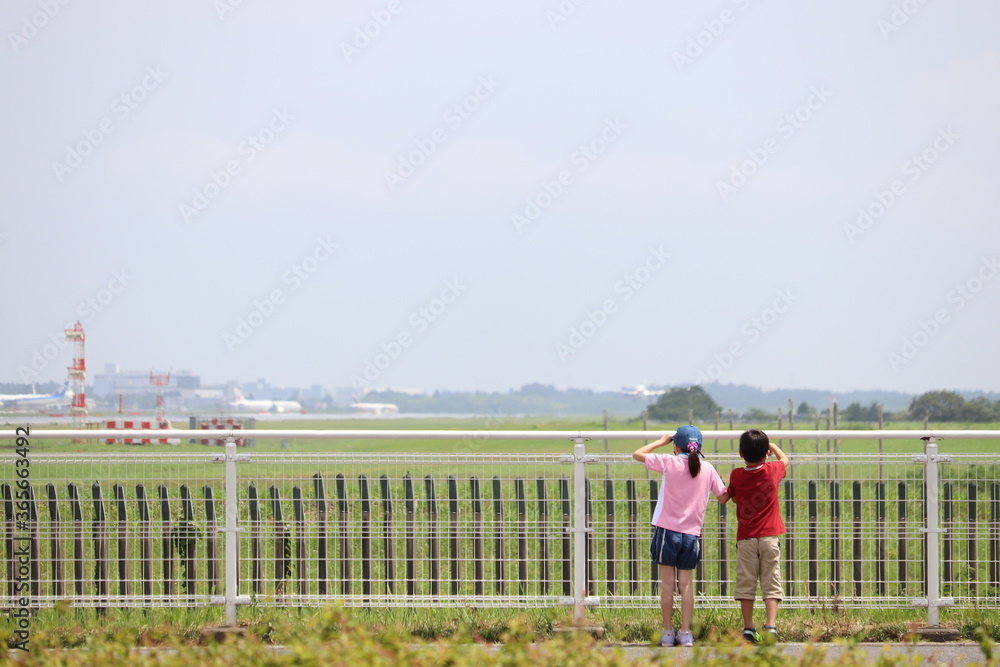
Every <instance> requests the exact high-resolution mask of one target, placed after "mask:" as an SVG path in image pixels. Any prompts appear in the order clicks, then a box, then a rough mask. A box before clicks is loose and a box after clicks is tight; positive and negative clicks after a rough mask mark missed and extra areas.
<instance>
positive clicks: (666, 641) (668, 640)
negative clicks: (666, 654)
mask: <svg viewBox="0 0 1000 667" xmlns="http://www.w3.org/2000/svg"><path fill="white" fill-rule="evenodd" d="M675 643H676V641H675V639H674V631H673V630H664V631H663V632H662V633H660V646H673V645H674V644H675Z"/></svg>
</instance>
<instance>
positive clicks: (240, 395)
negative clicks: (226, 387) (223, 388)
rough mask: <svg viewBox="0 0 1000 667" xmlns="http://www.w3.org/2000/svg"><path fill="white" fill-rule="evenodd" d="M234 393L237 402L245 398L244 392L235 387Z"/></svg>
mask: <svg viewBox="0 0 1000 667" xmlns="http://www.w3.org/2000/svg"><path fill="white" fill-rule="evenodd" d="M233 395H234V396H235V397H236V402H237V403H242V402H243V401H244V400H245V398H244V396H243V392H242V391H240V390H239V389H237V388H235V387H233Z"/></svg>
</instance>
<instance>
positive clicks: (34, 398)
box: [0, 380, 73, 410]
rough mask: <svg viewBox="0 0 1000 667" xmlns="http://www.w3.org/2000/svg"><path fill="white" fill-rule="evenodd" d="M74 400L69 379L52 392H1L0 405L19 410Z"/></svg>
mask: <svg viewBox="0 0 1000 667" xmlns="http://www.w3.org/2000/svg"><path fill="white" fill-rule="evenodd" d="M71 400H73V392H72V391H71V390H70V388H69V380H66V382H64V383H63V386H61V387H59V389H57V390H56V391H54V392H53V393H51V394H0V407H4V408H8V409H12V410H17V409H22V408H28V409H33V408H43V407H46V406H49V405H62V404H68V403H69V402H70V401H71Z"/></svg>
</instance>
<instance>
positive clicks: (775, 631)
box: [764, 625, 778, 641]
mask: <svg viewBox="0 0 1000 667" xmlns="http://www.w3.org/2000/svg"><path fill="white" fill-rule="evenodd" d="M764 632H768V633H770V634H771V637H773V638H774V641H778V628H776V627H774V626H773V625H765V626H764Z"/></svg>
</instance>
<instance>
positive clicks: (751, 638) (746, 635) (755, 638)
mask: <svg viewBox="0 0 1000 667" xmlns="http://www.w3.org/2000/svg"><path fill="white" fill-rule="evenodd" d="M743 639H744V640H746V641H748V642H750V643H751V644H756V643H757V642H759V641H760V633H758V632H757V628H743Z"/></svg>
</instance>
